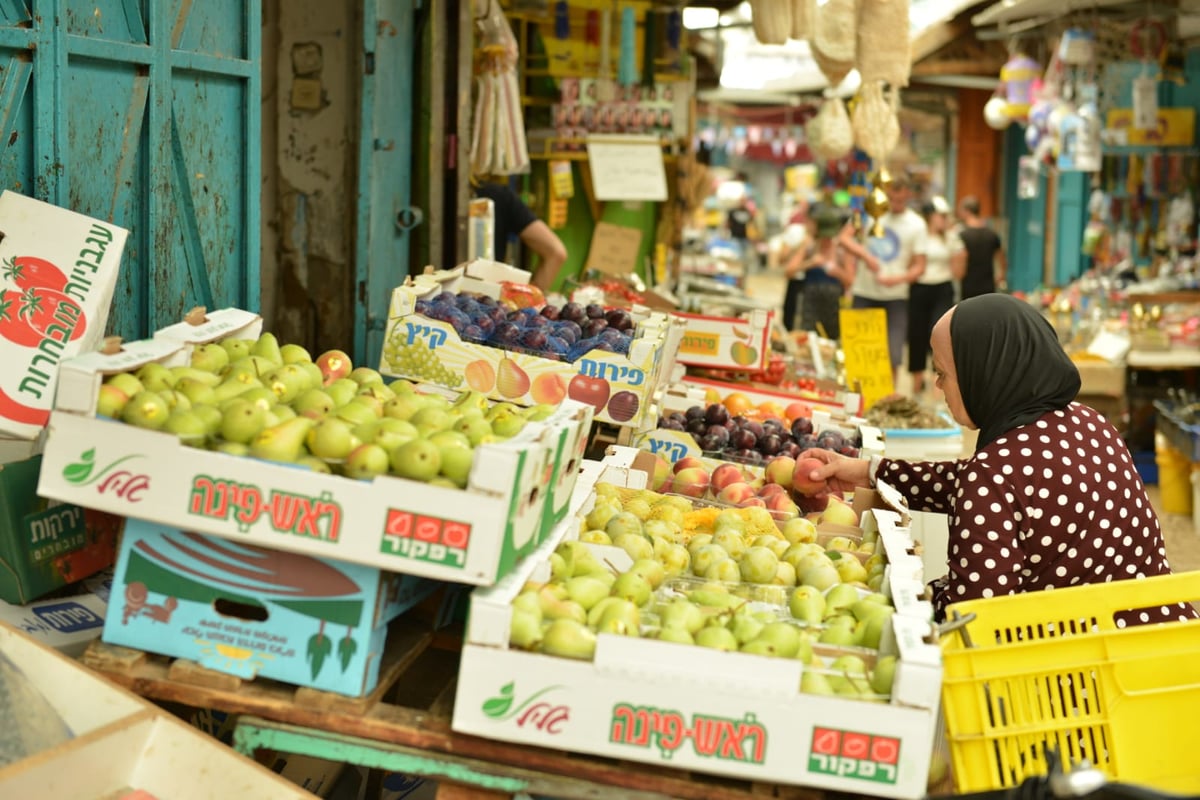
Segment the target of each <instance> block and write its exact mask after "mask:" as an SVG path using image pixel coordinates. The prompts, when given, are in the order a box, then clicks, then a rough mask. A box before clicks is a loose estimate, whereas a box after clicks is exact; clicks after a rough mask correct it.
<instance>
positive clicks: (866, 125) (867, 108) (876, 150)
mask: <svg viewBox="0 0 1200 800" xmlns="http://www.w3.org/2000/svg"><path fill="white" fill-rule="evenodd" d="M898 96H899V89H895V88H893V89H892V91H891V97H892V102H891V103H889V102H888V100H887V99H885V98H884V96H883V82H882V81H872V82H871V83H864V84H863V85H862V88H860V89H859V90H858V102H857V103H855V105H854V115H853V117H852V119H851V122H852V127H853V130H854V143H855V144H856V145H858V147H859V149H861V150H862V151H863V152H865V153H866V154H867V155H868V156H869V157H870V158H871V160H872V161H873V162H875V163H876V164H883V163H885V162H886V161H887V157H888V156H889V155H890V154H891V152H892V151H893V150H895V149H896V145H897V144H899V142H900V120H899V116H898V114H897V108H896V107H895V104H896V103H897V100H896V98H897V97H898Z"/></svg>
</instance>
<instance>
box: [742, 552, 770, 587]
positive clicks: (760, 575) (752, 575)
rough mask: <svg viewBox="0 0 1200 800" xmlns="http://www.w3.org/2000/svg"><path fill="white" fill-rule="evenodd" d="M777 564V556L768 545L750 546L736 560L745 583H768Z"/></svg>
mask: <svg viewBox="0 0 1200 800" xmlns="http://www.w3.org/2000/svg"><path fill="white" fill-rule="evenodd" d="M778 566H779V556H777V555H775V552H774V551H773V550H772V549H771V548H769V547H762V546H758V547H751V548H749V549H747V550H746V552H745V553H744V554H743V555H742V557H741V558H740V559H739V560H738V568H739V570H740V571H741V576H742V580H743V581H745V582H747V583H770V582H771V581H773V580H775V573H776V571H777V568H778Z"/></svg>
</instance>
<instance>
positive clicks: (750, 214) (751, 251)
mask: <svg viewBox="0 0 1200 800" xmlns="http://www.w3.org/2000/svg"><path fill="white" fill-rule="evenodd" d="M754 211H755V209H754V204H753V203H751V202H750V198H749V197H747V196H746V195H742V196H741V197H740V198H738V201H737V205H735V206H734V207H733V208H731V209H729V213H728V214H726V215H725V226H726V227H727V228H729V238H730V239H733V240H734V241H735V242H737V245H738V250H739V252H740V253H741V256H742V264H743V265H744V266H745V269H746V274H750V273H751V272H754V270H755V269H756V268H757V266H758V252H757V251H756V249H755V248H756V246H757V245H756V241H757V236H756V235H755V234H756V226H755V223H754Z"/></svg>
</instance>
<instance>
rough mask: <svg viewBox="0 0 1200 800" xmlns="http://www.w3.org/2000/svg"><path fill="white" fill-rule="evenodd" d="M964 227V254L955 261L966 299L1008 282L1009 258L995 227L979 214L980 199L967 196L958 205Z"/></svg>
mask: <svg viewBox="0 0 1200 800" xmlns="http://www.w3.org/2000/svg"><path fill="white" fill-rule="evenodd" d="M958 216H959V218H960V219H961V220H962V228H961V230H960V231H959V233H958V236H959V239H960V240H961V241H962V250H961V252H960V255H958V257H957V258H955V259H954V260H953V261H952V262H951V266H952V268H953V271H954V277H955V279H957V280H959V281H961V282H962V299H963V300H966V299H968V298H971V297H978V296H979V295H981V294H987V293H988V292H994V291H996V287H997V286H1004V285H1005V276H1006V273H1007V272H1008V259H1007V257H1006V256H1005V254H1004V245H1003V244H1002V243H1001V242H1000V237H999V236H998V235H997V234H996V232H995V231H994V230H992V229H991V228H989V227H988V226H987V224H986V223H984V221H983V218H982V217H980V216H979V198H977V197H970V196H968V197H964V198H963V199H962V202H960V203H959V204H958Z"/></svg>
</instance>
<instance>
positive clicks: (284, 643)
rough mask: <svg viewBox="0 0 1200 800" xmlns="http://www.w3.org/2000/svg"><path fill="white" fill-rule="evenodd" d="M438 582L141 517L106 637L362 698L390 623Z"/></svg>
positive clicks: (124, 543)
mask: <svg viewBox="0 0 1200 800" xmlns="http://www.w3.org/2000/svg"><path fill="white" fill-rule="evenodd" d="M437 585H438V584H437V582H436V581H432V580H429V579H427V578H418V577H415V576H412V575H401V574H398V573H390V572H384V571H382V570H379V569H374V568H372V567H365V566H360V565H358V564H351V563H348V562H343V561H331V560H326V559H320V558H316V557H314V556H307V555H302V554H299V553H289V552H282V551H277V550H269V549H267V548H263V547H256V546H252V545H245V544H240V543H238V542H234V541H230V540H229V539H225V538H221V537H214V536H204V535H201V534H196V533H189V532H186V531H180V530H177V529H174V528H169V527H166V526H163V525H159V524H157V523H153V522H146V521H143V520H135V519H130V520H128V521H127V522H126V524H125V533H124V536H123V538H122V540H121V546H120V550H119V552H118V554H117V566H116V569H115V572H114V580H113V590H112V596H111V598H110V601H109V607H108V617H107V619H106V620H105V624H104V636H103V638H104V641H106V642H108V643H110V644H118V645H124V646H126V647H133V648H137V649H140V650H146V651H148V652H152V653H160V654H162V655H168V656H173V657H176V658H187V659H191V660H193V661H195V662H197V663H199V664H200V665H201V666H204V667H208V668H210V669H214V670H217V671H220V672H225V673H229V674H231V675H237V676H239V677H242V678H253V677H255V676H258V675H261V676H263V677H266V678H274V679H276V680H279V681H284V682H286V683H293V684H297V685H301V686H311V687H313V688H315V689H322V690H325V691H330V692H337V693H338V694H344V695H349V696H352V697H357V696H361V695H364V694H366V693H368V692H370V691H371V690H372V689H374V688H375V685H376V683H377V682H378V680H379V661H380V658H381V657H382V655H383V647H384V641H385V639H386V636H387V624H388V622H390V621H391V620H393V619H395V618H396V617H397V616H398V615H399V614H401V613H403V612H404V611H406V610H408V609H409V608H411V607H412V606H414V605H416V604H417V603H419V602H420V601H421V600H423V599H424V598H425V597H426V596H428V595H429V594H430V593H431V592H432V591H433V590H434V589H435V588H436V587H437Z"/></svg>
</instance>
